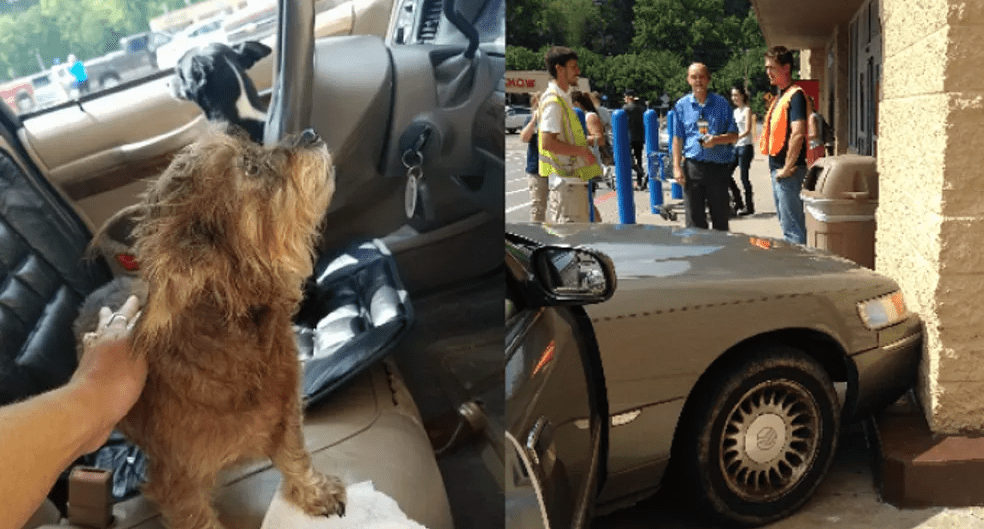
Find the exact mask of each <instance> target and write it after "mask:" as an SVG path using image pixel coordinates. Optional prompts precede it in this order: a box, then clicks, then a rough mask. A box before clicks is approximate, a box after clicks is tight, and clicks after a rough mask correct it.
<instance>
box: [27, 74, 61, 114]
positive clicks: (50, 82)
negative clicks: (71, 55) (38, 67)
mask: <svg viewBox="0 0 984 529" xmlns="http://www.w3.org/2000/svg"><path fill="white" fill-rule="evenodd" d="M31 85H32V86H33V87H34V108H32V109H31V110H36V109H40V108H47V107H50V106H52V105H57V104H58V103H61V102H63V101H66V100H68V92H66V91H65V88H64V87H63V86H62V85H61V83H59V82H58V80H57V79H55V78H54V75H53V73H52V72H51V71H50V70H49V71H48V72H44V73H40V74H37V75H35V76H33V77H31Z"/></svg>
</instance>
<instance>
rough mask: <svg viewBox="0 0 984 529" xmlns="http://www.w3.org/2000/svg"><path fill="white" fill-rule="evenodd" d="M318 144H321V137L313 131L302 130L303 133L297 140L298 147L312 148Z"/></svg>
mask: <svg viewBox="0 0 984 529" xmlns="http://www.w3.org/2000/svg"><path fill="white" fill-rule="evenodd" d="M319 143H321V137H320V136H318V133H317V132H315V131H314V129H304V132H302V133H301V135H300V137H299V138H297V146H298V147H314V146H315V145H317V144H319Z"/></svg>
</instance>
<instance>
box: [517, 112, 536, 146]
mask: <svg viewBox="0 0 984 529" xmlns="http://www.w3.org/2000/svg"><path fill="white" fill-rule="evenodd" d="M536 120H537V112H536V111H533V115H532V116H531V117H530V120H529V121H527V122H526V125H525V126H524V127H523V130H522V131H520V132H519V141H521V142H523V143H529V142H530V140H532V139H533V133H534V132H536Z"/></svg>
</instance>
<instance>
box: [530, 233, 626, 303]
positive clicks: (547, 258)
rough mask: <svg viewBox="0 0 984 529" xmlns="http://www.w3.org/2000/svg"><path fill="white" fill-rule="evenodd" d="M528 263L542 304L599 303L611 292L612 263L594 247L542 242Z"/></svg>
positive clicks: (613, 290) (613, 275) (612, 280)
mask: <svg viewBox="0 0 984 529" xmlns="http://www.w3.org/2000/svg"><path fill="white" fill-rule="evenodd" d="M530 263H531V264H532V267H533V274H534V276H535V278H534V279H535V283H536V284H537V285H539V287H540V289H541V290H542V294H543V301H544V304H545V305H588V304H591V303H601V302H602V301H606V300H608V299H609V298H611V297H612V295H613V294H614V293H615V287H616V282H617V281H616V278H615V265H614V263H612V260H611V258H610V257H608V256H607V255H605V254H603V253H601V252H599V251H597V250H592V249H589V248H581V247H577V248H571V247H564V246H542V247H540V248H537V249H536V250H534V251H533V254H532V255H530Z"/></svg>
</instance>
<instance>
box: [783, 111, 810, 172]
mask: <svg viewBox="0 0 984 529" xmlns="http://www.w3.org/2000/svg"><path fill="white" fill-rule="evenodd" d="M789 107H790V108H789V144H788V145H787V150H786V165H785V166H783V168H782V170H781V171H778V172H776V178H786V177H788V176H792V174H793V172H794V171H795V170H796V162H797V160H799V154H800V151H801V150H802V149H803V144H804V142H805V140H806V120H807V119H808V117H809V116H807V115H806V97H804V96H803V94H796V95H794V96H793V98H792V100H791V102H790V105H789ZM794 107H799V108H798V109H797V108H794Z"/></svg>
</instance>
